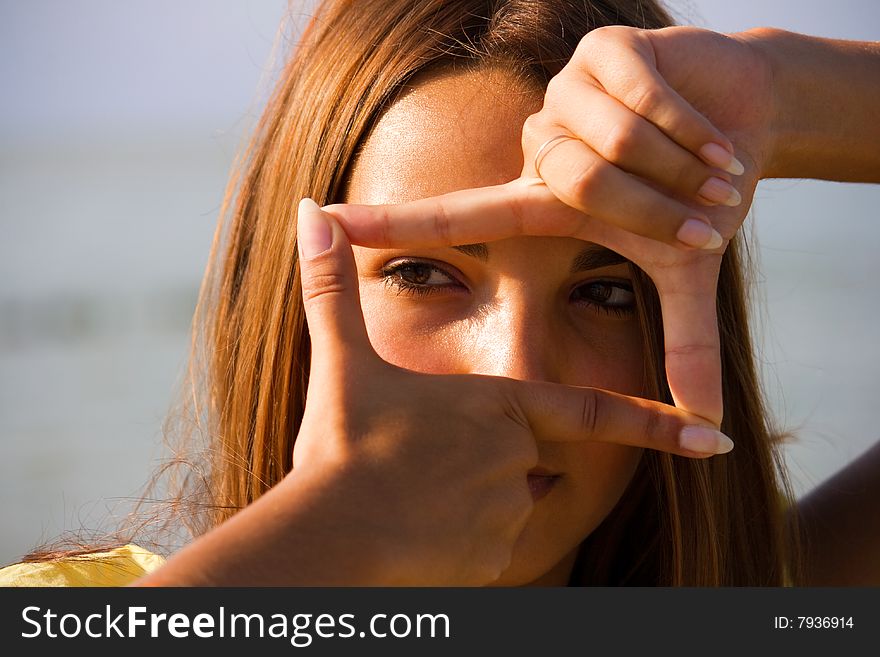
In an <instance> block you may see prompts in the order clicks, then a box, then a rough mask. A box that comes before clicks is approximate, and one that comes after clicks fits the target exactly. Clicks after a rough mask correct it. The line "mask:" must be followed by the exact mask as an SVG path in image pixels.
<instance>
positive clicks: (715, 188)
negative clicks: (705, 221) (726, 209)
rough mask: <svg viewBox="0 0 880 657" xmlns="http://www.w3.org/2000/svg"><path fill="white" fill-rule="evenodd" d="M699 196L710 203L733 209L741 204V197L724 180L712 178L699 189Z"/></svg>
mask: <svg viewBox="0 0 880 657" xmlns="http://www.w3.org/2000/svg"><path fill="white" fill-rule="evenodd" d="M699 194H700V196H702V197H703V198H704V199H706V200H707V201H710V202H712V203H720V204H721V205H727V206H730V207H735V206H737V205H739V204H740V203H742V196H740V195H739V192H738V191H736V188H734V186H733V185H731V184H730V183H729V182H727V181H726V180H721V178H716V177H714V176H712V177H711V178H709V179H708V180H707V181H706V182H704V183H703V186H702V187H700V191H699Z"/></svg>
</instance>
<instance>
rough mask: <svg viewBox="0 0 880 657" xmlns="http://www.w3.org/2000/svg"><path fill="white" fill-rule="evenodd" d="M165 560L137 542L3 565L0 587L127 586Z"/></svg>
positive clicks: (0, 574)
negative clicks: (55, 557)
mask: <svg viewBox="0 0 880 657" xmlns="http://www.w3.org/2000/svg"><path fill="white" fill-rule="evenodd" d="M163 563H165V559H164V557H162V556H161V555H158V554H154V553H152V552H150V551H149V550H145V549H144V548H142V547H140V546H138V545H134V544H133V543H131V544H129V545H123V546H121V547H116V548H113V549H109V550H103V551H99V552H89V553H86V554H74V555H71V556H63V557H60V558H57V559H51V560H47V561H28V562H22V563H17V564H13V565H11V566H6V567H5V568H0V586H126V585H128V584H131V583H132V582H133V581H134V580H136V579H138V578H139V577H142V576H143V575H146V574H148V573H151V572H153V571H154V570H156V569H157V568H158V567H159V566H161V565H162V564H163Z"/></svg>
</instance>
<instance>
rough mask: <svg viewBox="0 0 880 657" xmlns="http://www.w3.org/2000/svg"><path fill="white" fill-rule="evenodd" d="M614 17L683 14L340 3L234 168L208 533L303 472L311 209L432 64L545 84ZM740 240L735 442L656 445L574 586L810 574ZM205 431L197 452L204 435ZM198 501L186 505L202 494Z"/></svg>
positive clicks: (652, 300) (791, 578)
mask: <svg viewBox="0 0 880 657" xmlns="http://www.w3.org/2000/svg"><path fill="white" fill-rule="evenodd" d="M612 24H622V25H630V26H634V27H641V28H659V27H664V26H667V25H671V24H672V21H671V19H670V17H669V16H668V14H667V13H666V12H665V11H664V10H663V8H661V7H660V6H659V5H658V4H657V3H656V2H654V1H652V0H577V1H575V0H552V1H550V0H545V1H541V0H357V1H352V0H326V1H325V2H323V3H322V4H321V6H320V7H319V8H318V9H317V12H316V15H315V17H314V18H313V20H312V21H311V22H310V24H309V26H308V28H307V29H306V30H305V32H304V33H303V35H302V36H301V38H300V40H299V43H298V44H297V45H296V47H295V48H294V50H293V53H292V56H291V57H290V58H289V60H288V61H287V63H286V64H285V66H284V68H283V70H282V71H281V74H280V79H279V80H278V82H277V86H276V87H275V91H274V94H273V95H272V97H271V99H270V101H269V103H268V105H267V107H266V109H265V111H264V113H263V115H262V118H261V120H260V122H259V125H258V126H257V129H256V131H255V133H254V136H253V139H252V141H251V143H250V145H249V147H248V149H247V152H246V157H245V158H244V160H243V163H242V165H241V167H240V168H239V169H237V172H236V173H235V175H234V176H233V178H232V180H231V182H230V186H229V191H228V193H227V201H226V203H225V205H224V219H226V221H221V224H220V226H219V227H218V230H217V233H216V236H215V241H214V245H213V247H212V257H211V264H210V265H209V268H208V271H207V273H206V277H205V282H204V283H203V288H202V291H201V296H200V301H199V304H198V308H197V312H196V317H195V331H194V342H193V357H192V363H191V367H190V381H189V385H188V387H187V395H186V399H185V404H184V406H185V412H183V413H181V414H178V415H177V416H176V417H177V418H178V419H181V421H180V422H178V423H177V424H176V425H175V426H174V427H173V432H174V433H175V434H176V436H177V437H178V438H180V439H182V440H183V442H182V443H181V445H182V446H183V447H182V448H181V450H180V451H179V452H178V453H177V454H178V458H177V459H176V460H174V461H173V462H174V463H175V464H176V465H177V466H179V465H181V464H184V465H185V466H186V467H184V468H182V469H181V468H179V467H175V468H173V469H172V471H173V472H177V473H178V474H181V473H182V475H183V476H182V477H181V478H179V479H178V480H177V481H174V482H173V484H174V486H176V492H174V496H173V497H172V499H173V500H174V502H175V503H176V505H177V506H176V507H175V510H176V512H177V516H176V519H177V520H182V521H183V522H184V524H186V525H187V527H188V529H189V531H190V533H191V534H192V535H199V534H201V533H203V532H205V531H206V530H208V529H210V528H211V527H213V526H215V525H217V524H219V523H221V522H223V521H224V520H225V519H227V518H228V517H230V516H231V515H232V514H234V513H235V512H236V511H238V510H239V509H242V508H243V507H245V506H246V505H248V504H249V503H251V502H253V501H254V500H255V499H257V498H258V497H259V496H260V495H262V494H263V493H265V492H266V491H267V490H268V489H269V488H271V487H272V486H273V485H274V484H276V483H277V482H279V481H280V480H281V479H282V478H283V477H284V476H285V474H287V473H288V472H289V471H290V469H291V467H292V463H291V460H292V451H293V441H294V439H295V436H296V434H297V431H298V429H299V425H300V421H301V418H302V415H303V409H304V407H305V401H306V400H305V394H306V388H307V382H308V372H309V357H310V342H309V334H308V330H307V328H306V322H305V314H304V311H303V304H302V298H301V292H300V280H299V269H298V263H297V256H296V254H297V249H296V237H295V236H296V210H295V208H296V203H297V201H298V200H299V199H300V198H302V197H305V196H308V197H311V198H313V199H315V200H316V201H318V203H319V204H325V203H331V202H338V201H341V200H343V199H342V198H341V197H340V196H341V194H342V192H343V190H344V186H345V178H346V173H347V171H348V169H349V167H350V164H351V162H352V160H353V158H354V157H355V155H356V153H357V149H358V147H359V145H360V144H361V143H362V141H363V139H364V138H365V137H366V135H367V134H368V132H369V130H370V128H371V126H372V125H373V124H374V123H375V121H376V119H377V117H378V116H379V115H380V114H381V113H382V111H383V110H384V109H385V108H386V107H387V106H388V105H389V104H390V103H391V102H392V101H393V99H394V98H395V97H396V95H397V94H398V93H399V92H400V90H401V88H402V87H403V85H405V84H406V83H407V82H408V81H410V80H411V79H412V78H413V77H414V76H416V75H417V74H420V73H423V72H426V71H428V70H431V69H435V68H438V67H441V66H448V65H450V64H456V63H462V64H464V65H471V66H473V65H481V64H487V63H493V64H501V65H504V66H507V67H509V68H510V69H512V70H514V71H516V72H517V73H519V74H521V75H522V76H524V79H527V80H529V81H530V82H532V83H534V84H537V85H541V87H542V88H543V87H544V86H546V84H547V82H548V80H549V79H550V78H551V77H552V76H553V75H555V74H556V73H557V72H558V71H559V70H560V69H561V68H562V66H563V65H564V64H565V63H566V62H567V61H568V60H569V58H570V57H571V55H572V53H573V52H574V50H575V47H576V46H577V44H578V42H579V41H580V39H581V37H583V36H584V35H585V34H586V33H587V32H589V31H590V30H593V29H595V28H597V27H601V26H604V25H612ZM743 258H744V253H743V246H742V244H741V243H738V238H737V239H736V240H734V241H733V242H732V243H731V244H730V246H729V247H728V250H727V253H726V254H725V257H724V261H723V265H722V270H721V280H720V283H719V295H718V317H719V325H720V330H721V347H722V362H723V376H724V403H725V420H724V426H723V430H724V431H725V432H726V433H727V434H728V435H730V436H731V437H732V438H733V439H734V441H735V442H736V445H737V447H736V449H735V450H734V451H733V452H732V453H731V454H729V455H727V456H725V457H723V458H712V459H707V460H692V459H687V458H682V457H677V456H672V455H669V454H664V453H659V452H652V451H646V452H645V455H644V457H643V459H642V463H641V465H640V466H639V471H638V472H637V474H636V476H635V477H634V479H633V481H632V483H631V484H630V486H629V488H628V489H627V491H626V493H625V494H624V496H623V498H622V499H621V501H620V503H619V504H618V505H617V507H616V508H615V509H614V511H613V512H612V513H611V514H610V515H609V517H608V518H607V519H606V520H605V521H604V522H603V523H602V525H601V526H600V527H599V528H597V529H596V531H594V532H593V533H592V534H591V535H590V536H589V537H588V538H587V539H586V540H585V541H584V543H583V545H582V547H581V551H580V554H579V558H578V562H577V564H576V567H575V571H574V574H573V576H572V584H607V585H616V584H639V585H676V586H677V585H686V586H724V585H751V586H755V585H767V586H773V585H781V584H783V583H785V582H797V581H798V580H799V577H800V576H799V573H798V568H797V567H796V565H797V563H798V559H797V558H796V556H795V555H796V549H795V548H796V545H795V542H794V541H793V540H792V536H794V531H791V532H790V533H789V530H790V529H791V527H790V525H789V524H788V523H786V522H785V508H786V504H788V503H790V502H791V500H792V496H791V493H790V490H789V487H788V485H787V483H786V480H785V474H784V468H783V467H782V463H781V461H780V457H779V455H778V453H777V451H776V446H775V443H774V441H773V439H772V433H771V431H770V430H769V428H768V422H767V414H766V412H765V408H764V406H763V402H762V398H761V394H760V388H759V383H758V378H757V375H756V370H755V364H754V361H753V353H752V346H751V341H750V336H749V328H748V327H749V323H748V316H747V304H746V295H745V290H746V285H745V282H744V280H743V272H744V271H745V268H744V263H743ZM634 274H635V277H636V282H637V287H638V291H639V294H638V296H639V299H640V301H639V304H640V308H639V311H640V316H641V318H642V320H643V321H642V328H643V330H642V333H643V338H644V343H645V353H646V354H647V357H646V362H645V379H646V389H647V390H648V391H649V393H650V394H651V395H653V396H654V397H655V398H657V399H661V400H664V401H667V402H670V403H671V397H670V394H669V390H668V387H667V385H666V381H665V376H664V368H663V333H662V326H661V322H660V310H659V305H658V302H657V296H656V291H655V290H654V287H653V285H652V284H651V281H650V280H649V279H648V277H647V276H645V275H644V274H642V273H641V272H639V271H634ZM198 438H201V439H203V440H204V442H203V443H202V447H201V449H197V446H198V442H197V440H196V439H198ZM184 502H187V503H186V504H184Z"/></svg>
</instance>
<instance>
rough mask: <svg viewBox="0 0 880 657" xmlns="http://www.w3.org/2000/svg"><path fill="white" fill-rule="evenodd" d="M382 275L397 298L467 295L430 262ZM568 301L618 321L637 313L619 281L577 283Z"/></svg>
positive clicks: (396, 263) (399, 264) (397, 265)
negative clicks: (618, 318)
mask: <svg viewBox="0 0 880 657" xmlns="http://www.w3.org/2000/svg"><path fill="white" fill-rule="evenodd" d="M381 274H382V279H383V280H384V282H385V285H386V287H387V288H389V289H391V290H394V291H396V292H397V294H398V295H400V294H408V295H411V296H420V297H426V296H430V295H432V294H438V293H444V292H445V293H450V292H452V293H462V292H467V291H468V288H467V286H466V285H464V284H463V283H461V282H460V281H459V279H458V277H457V276H456V275H455V274H453V273H451V272H450V271H447V269H446V268H445V267H442V266H440V265H439V263H435V262H433V261H430V260H415V259H397V260H393V261H391V262H389V263H388V264H386V265H385V266H384V267H383V268H382V272H381ZM569 299H570V301H571V302H572V303H575V304H578V305H582V306H585V307H587V308H589V309H591V310H594V311H598V312H602V313H606V314H609V315H614V316H617V317H627V316H630V315H633V314H634V313H635V309H636V299H635V293H634V292H633V288H632V284H631V283H630V282H629V281H625V280H620V279H594V280H590V281H586V282H583V283H580V284H578V285H576V286H574V287H573V288H572V290H571V292H570V294H569Z"/></svg>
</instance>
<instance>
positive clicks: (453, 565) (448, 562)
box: [138, 199, 733, 586]
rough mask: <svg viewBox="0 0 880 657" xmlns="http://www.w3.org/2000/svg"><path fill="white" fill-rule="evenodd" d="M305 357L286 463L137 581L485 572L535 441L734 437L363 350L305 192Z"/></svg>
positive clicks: (558, 388)
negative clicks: (261, 491) (422, 369)
mask: <svg viewBox="0 0 880 657" xmlns="http://www.w3.org/2000/svg"><path fill="white" fill-rule="evenodd" d="M298 231H299V233H298V242H299V248H300V276H301V281H302V288H303V299H304V302H305V309H306V315H307V319H308V324H309V334H310V336H311V340H312V354H311V367H310V374H309V388H308V394H307V399H306V409H305V414H304V417H303V421H302V424H301V426H300V430H299V433H298V435H297V438H296V443H295V448H294V453H293V461H294V469H293V471H292V472H291V473H290V474H289V475H288V476H287V477H285V479H284V480H282V481H281V482H280V483H279V484H278V485H276V486H275V487H274V488H272V489H271V490H270V491H269V492H268V493H266V494H265V495H263V496H262V497H261V498H259V499H258V500H256V502H254V503H253V504H251V505H250V506H248V507H247V508H246V509H243V510H242V511H241V512H239V513H237V514H236V515H235V516H233V517H232V518H231V519H229V520H228V521H226V522H225V523H223V524H222V525H220V526H219V527H217V528H215V529H214V530H212V531H211V532H209V533H208V534H207V535H206V536H204V537H202V538H200V539H199V540H197V541H196V542H194V543H193V544H191V545H189V546H187V547H186V548H184V549H183V550H182V551H181V552H180V553H178V554H177V555H175V556H174V557H173V558H172V559H170V560H169V562H168V563H167V564H166V565H165V566H163V567H162V568H161V569H159V570H158V571H156V572H155V573H153V574H152V575H150V576H148V577H146V578H144V579H143V580H141V581H140V582H138V584H140V585H187V584H190V585H191V584H196V585H206V584H207V585H250V586H256V585H279V584H281V585H289V586H296V585H310V586H315V585H324V586H326V585H349V586H352V585H483V584H488V583H490V582H492V581H494V580H495V579H497V578H498V576H499V575H500V574H501V572H502V571H503V570H504V569H505V568H506V567H507V566H508V564H509V562H510V558H511V554H512V550H513V547H514V544H515V543H516V540H517V538H518V536H519V534H520V532H521V531H522V529H523V527H524V526H525V524H526V522H527V521H528V519H529V516H530V514H531V511H532V505H533V500H532V496H531V493H530V489H529V485H528V479H527V477H528V473H529V471H530V470H532V469H533V468H535V467H537V466H539V458H538V454H539V450H538V441H581V440H594V441H604V442H614V443H620V444H626V445H632V446H637V447H645V448H651V449H658V450H663V451H667V452H671V453H674V454H678V455H681V456H688V457H694V458H704V457H708V456H711V455H713V454H719V453H724V452H727V451H729V450H730V449H731V448H732V446H733V444H732V442H731V441H730V439H729V438H727V437H726V436H724V435H723V434H721V433H719V432H717V431H715V430H714V429H713V428H712V427H711V426H707V425H709V423H707V422H706V421H705V420H702V419H701V418H698V417H695V416H691V415H688V414H687V413H685V412H683V411H681V410H679V409H676V408H674V407H672V406H668V405H665V404H661V403H659V402H653V401H648V400H644V399H638V398H633V397H626V396H624V395H619V394H615V393H612V392H608V391H604V390H598V389H593V388H579V387H573V386H564V385H559V384H553V383H541V382H526V381H516V380H513V379H505V378H501V377H490V376H478V375H431V374H420V373H417V372H413V371H409V370H405V369H402V368H399V367H395V366H393V365H391V364H389V363H387V362H385V361H383V360H382V359H381V358H380V357H379V356H378V355H377V354H376V353H375V351H374V350H373V348H372V346H371V344H370V341H369V338H368V336H367V331H366V327H365V325H364V320H363V315H362V312H361V308H360V297H359V294H358V282H357V281H358V278H357V270H356V268H355V262H354V256H353V254H352V251H351V245H350V242H349V240H348V238H347V236H346V234H345V232H344V231H343V229H342V228H341V227H340V226H339V224H338V223H337V222H336V221H334V219H333V217H332V215H330V214H328V213H324V212H321V211H320V210H319V209H318V207H317V205H315V203H314V202H312V201H310V200H308V199H306V200H304V201H303V202H302V203H301V204H300V211H299V219H298Z"/></svg>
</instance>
